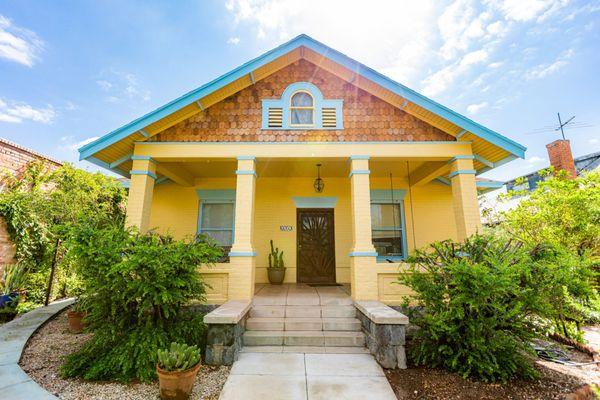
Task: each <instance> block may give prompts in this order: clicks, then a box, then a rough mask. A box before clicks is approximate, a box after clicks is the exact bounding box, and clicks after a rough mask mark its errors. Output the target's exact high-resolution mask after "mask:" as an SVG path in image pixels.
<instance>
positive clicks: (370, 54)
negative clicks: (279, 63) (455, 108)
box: [226, 0, 439, 85]
mask: <svg viewBox="0 0 600 400" xmlns="http://www.w3.org/2000/svg"><path fill="white" fill-rule="evenodd" d="M437 4H438V3H437V2H436V1H435V0H423V1H420V2H412V3H409V2H399V1H394V0H386V1H381V2H379V3H378V5H379V6H378V7H371V6H365V3H364V1H361V0H346V1H322V0H304V1H302V2H298V1H296V0H228V1H227V3H226V8H227V10H228V11H229V12H230V13H231V14H232V15H233V17H234V22H235V23H236V24H245V25H248V26H250V27H251V29H253V30H254V33H255V35H256V38H257V39H259V41H260V42H262V44H263V48H265V49H267V48H270V47H272V46H273V45H275V44H279V43H281V42H282V41H284V40H288V39H291V38H292V37H294V36H296V35H298V34H300V33H306V34H308V35H310V36H312V37H314V38H315V39H317V40H319V41H322V42H323V43H326V44H327V45H329V46H331V47H333V48H335V49H337V50H339V51H341V52H343V53H346V54H348V55H349V56H351V57H353V58H355V59H357V60H359V61H361V62H364V63H365V64H367V65H369V66H371V67H373V68H375V69H377V70H379V71H381V72H382V73H385V74H387V75H389V76H390V77H392V78H393V79H396V80H398V81H400V82H402V83H405V84H408V85H411V83H416V82H418V81H419V80H420V75H421V74H422V73H423V71H424V69H425V68H426V67H427V65H428V63H429V61H430V58H431V57H433V56H434V55H435V51H436V49H435V46H436V45H437V44H436V40H437V26H436V24H435V21H436V19H437V17H438V12H439V10H438V9H437V8H438V5H437Z"/></svg>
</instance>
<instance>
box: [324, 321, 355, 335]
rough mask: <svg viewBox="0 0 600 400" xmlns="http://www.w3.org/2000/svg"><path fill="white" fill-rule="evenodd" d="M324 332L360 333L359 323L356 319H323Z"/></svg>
mask: <svg viewBox="0 0 600 400" xmlns="http://www.w3.org/2000/svg"><path fill="white" fill-rule="evenodd" d="M323 330H324V331H355V332H360V331H361V326H360V321H359V320H358V319H357V318H323Z"/></svg>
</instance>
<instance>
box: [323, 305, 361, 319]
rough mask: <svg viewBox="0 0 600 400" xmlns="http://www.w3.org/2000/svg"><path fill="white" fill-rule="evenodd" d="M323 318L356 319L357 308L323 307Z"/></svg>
mask: <svg viewBox="0 0 600 400" xmlns="http://www.w3.org/2000/svg"><path fill="white" fill-rule="evenodd" d="M321 317H323V318H354V317H356V308H355V307H354V306H321Z"/></svg>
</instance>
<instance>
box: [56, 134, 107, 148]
mask: <svg viewBox="0 0 600 400" xmlns="http://www.w3.org/2000/svg"><path fill="white" fill-rule="evenodd" d="M99 138H100V137H99V136H94V137H90V138H87V139H83V140H80V141H77V142H74V141H73V140H74V139H75V137H74V136H73V135H68V136H63V137H61V138H60V141H61V142H62V144H61V145H60V146H59V149H61V150H63V151H68V152H73V151H75V152H76V151H77V150H78V149H79V148H80V147H82V146H85V145H86V144H88V143H92V142H93V141H95V140H98V139H99Z"/></svg>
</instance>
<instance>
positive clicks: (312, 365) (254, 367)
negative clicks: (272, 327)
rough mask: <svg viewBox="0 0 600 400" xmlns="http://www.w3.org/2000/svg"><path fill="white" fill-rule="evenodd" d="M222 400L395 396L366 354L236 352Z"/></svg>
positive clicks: (391, 398) (391, 399)
mask: <svg viewBox="0 0 600 400" xmlns="http://www.w3.org/2000/svg"><path fill="white" fill-rule="evenodd" d="M219 399H220V400H238V399H240V400H242V399H244V400H254V399H256V400H278V399H281V400H284V399H285V400H331V399H335V400H354V399H357V400H359V399H360V400H364V399H378V400H395V399H396V396H395V395H394V392H393V390H392V387H391V386H390V384H389V383H388V381H387V379H386V377H385V375H384V373H383V369H382V368H381V367H380V366H379V364H377V362H376V361H375V359H374V358H373V356H371V355H370V354H311V353H295V354H294V353H251V352H244V353H241V354H240V357H239V359H238V361H236V362H235V363H234V364H233V367H232V369H231V374H230V375H229V378H227V382H226V383H225V386H224V387H223V391H222V392H221V396H220V397H219Z"/></svg>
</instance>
